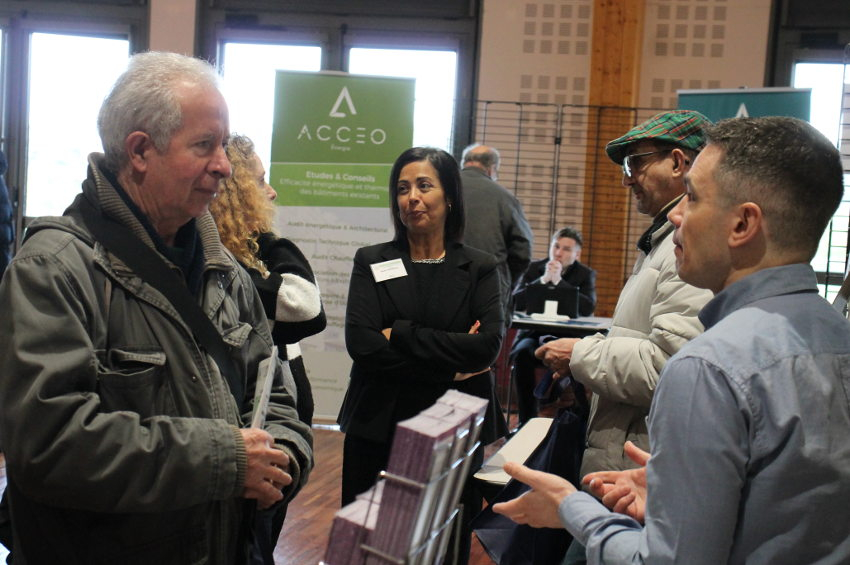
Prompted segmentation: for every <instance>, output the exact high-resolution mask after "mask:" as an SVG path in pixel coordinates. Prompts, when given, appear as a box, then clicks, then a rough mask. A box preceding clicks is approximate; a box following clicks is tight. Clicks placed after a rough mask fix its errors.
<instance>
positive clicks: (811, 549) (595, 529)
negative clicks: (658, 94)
mask: <svg viewBox="0 0 850 565" xmlns="http://www.w3.org/2000/svg"><path fill="white" fill-rule="evenodd" d="M707 137H708V141H709V144H708V146H707V147H706V148H705V150H703V152H702V153H701V154H700V156H699V157H698V158H697V159H696V162H695V164H694V167H693V170H692V171H691V172H690V173H688V175H687V176H686V185H687V192H686V194H685V197H684V198H683V199H682V200H681V201H680V202H679V203H678V205H676V207H674V208H673V209H672V210H671V211H670V212H669V218H670V220H671V221H672V222H673V224H674V225H675V227H676V230H675V234H674V235H673V241H674V242H675V245H676V249H675V252H676V267H677V269H678V272H679V276H680V277H681V278H682V280H684V281H686V282H688V283H690V284H693V285H694V286H697V287H700V288H705V289H709V290H711V291H712V292H713V293H714V294H715V296H714V298H713V299H712V300H711V301H710V302H709V303H708V304H706V306H705V307H704V308H703V309H702V311H701V312H700V319H701V320H702V322H703V323H704V325H705V328H706V331H705V333H704V334H702V335H701V336H698V337H696V338H694V339H693V341H691V342H690V343H688V344H686V345H685V346H683V347H682V349H681V350H680V351H679V352H678V353H677V354H676V355H675V356H673V357H672V358H671V359H670V360H669V361H668V362H667V364H666V365H665V367H664V370H663V372H662V374H661V379H660V380H659V383H658V390H657V391H656V393H655V397H654V398H653V401H652V409H651V411H650V415H649V432H650V436H649V437H650V451H651V453H652V457H651V458H650V459H649V461H648V462H647V463H646V487H647V497H646V509H645V515H644V520H645V526H643V527H642V526H641V525H640V523H639V522H638V521H636V520H633V519H632V518H629V517H628V516H626V515H623V514H618V513H613V512H609V511H608V510H607V509H606V508H604V507H603V506H602V505H601V504H600V503H599V502H598V501H596V500H595V499H594V498H592V497H591V496H590V495H588V494H587V493H583V492H577V491H576V489H575V488H574V487H573V486H572V485H571V484H570V483H569V482H567V481H565V480H564V479H562V478H560V477H557V476H554V475H551V474H548V473H538V472H536V471H530V470H528V469H526V468H525V467H522V466H521V465H516V464H513V463H511V464H508V465H506V466H505V467H506V471H508V473H510V474H511V475H512V476H514V477H515V478H517V479H519V480H521V481H522V482H524V483H526V484H529V485H531V486H532V488H533V490H532V491H530V492H527V493H525V494H524V495H522V496H521V497H519V498H516V499H514V500H512V501H509V502H507V503H504V504H499V505H496V506H494V508H493V510H494V511H496V512H499V513H502V514H505V515H507V516H509V517H511V518H512V519H514V520H515V521H517V522H520V523H529V524H531V525H532V526H536V527H537V526H547V527H559V526H564V527H566V528H567V529H568V530H569V531H570V533H571V534H572V535H573V536H575V537H576V539H578V540H580V541H581V542H582V543H583V544H585V545H586V547H587V556H588V561H589V562H590V563H591V564H597V563H606V564H610V563H618V564H619V563H653V564H665V563H687V564H689V565H700V564H705V565H716V564H718V563H730V564H743V563H747V564H752V565H757V564H770V565H783V564H787V565H801V564H813V563H819V564H827V563H830V564H831V563H834V564H839V563H850V537H848V535H847V524H848V523H850V506H848V504H847V500H850V379H848V369H847V368H848V366H850V324H848V323H847V320H846V319H845V318H844V317H843V316H841V314H839V313H838V312H837V311H836V310H835V309H834V308H833V307H832V306H830V304H829V303H828V302H826V301H825V300H824V299H823V298H821V297H820V296H819V295H818V281H817V277H816V276H815V272H814V270H813V269H812V267H811V265H810V264H809V263H810V261H811V260H812V258H813V257H814V255H815V252H816V251H817V249H818V244H819V242H820V239H821V236H822V234H823V232H824V229H825V228H826V226H827V225H828V223H829V221H830V219H831V218H832V216H833V214H834V213H835V211H836V209H837V208H838V205H839V203H840V202H841V198H842V194H843V187H842V182H843V171H842V164H841V157H840V155H839V153H838V151H837V150H836V149H835V147H834V146H833V145H832V143H831V142H830V141H829V140H828V139H827V138H826V137H824V136H823V135H822V134H821V133H819V132H818V131H817V130H815V129H814V128H813V127H812V126H811V125H809V124H807V123H805V122H803V121H800V120H797V119H794V118H784V117H769V118H741V119H732V120H726V121H723V122H720V123H718V124H717V125H716V126H714V127H710V128H708V131H707ZM627 451H629V452H630V453H629V456H630V457H632V459H633V460H634V461H635V462H636V463H638V464H640V463H641V462H642V461H640V460H639V459H638V458H637V457H634V455H635V452H636V450H634V446H628V447H627ZM644 459H645V457H644ZM626 474H627V473H624V475H626ZM635 475H636V472H632V478H634V476H635ZM632 482H633V483H635V484H637V485H638V486H639V483H640V481H632ZM599 490H600V489H597V488H594V492H599ZM634 500H635V501H636V502H639V500H638V499H634ZM606 502H609V503H610V502H612V501H610V500H608V501H606ZM638 506H639V505H638ZM615 507H617V505H616V504H615ZM624 510H625V511H626V512H627V513H628V514H629V515H631V516H633V517H639V511H638V512H635V511H633V510H635V509H624Z"/></svg>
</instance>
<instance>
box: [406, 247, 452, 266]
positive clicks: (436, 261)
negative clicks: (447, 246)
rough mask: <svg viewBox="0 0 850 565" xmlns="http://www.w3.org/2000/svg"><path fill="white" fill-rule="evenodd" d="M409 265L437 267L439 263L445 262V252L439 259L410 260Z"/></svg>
mask: <svg viewBox="0 0 850 565" xmlns="http://www.w3.org/2000/svg"><path fill="white" fill-rule="evenodd" d="M410 262H411V263H424V264H426V265H439V264H440V263H445V262H446V252H445V250H444V251H443V252H442V253H441V254H440V256H439V257H435V258H433V259H430V258H425V259H413V258H411V259H410Z"/></svg>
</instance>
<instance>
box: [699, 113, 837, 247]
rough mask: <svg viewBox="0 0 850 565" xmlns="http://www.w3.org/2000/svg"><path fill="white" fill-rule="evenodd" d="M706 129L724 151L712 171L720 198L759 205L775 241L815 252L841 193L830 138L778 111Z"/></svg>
mask: <svg viewBox="0 0 850 565" xmlns="http://www.w3.org/2000/svg"><path fill="white" fill-rule="evenodd" d="M706 134H707V137H708V142H709V144H712V145H715V146H717V147H719V148H720V149H721V150H722V151H723V155H722V157H721V158H720V161H719V163H718V166H717V170H716V171H715V174H714V179H715V180H716V181H717V184H718V185H719V187H720V192H721V198H722V199H723V200H721V203H722V204H740V203H742V202H754V203H756V204H758V205H759V207H760V208H761V209H762V212H763V214H764V217H765V220H766V221H767V223H768V226H769V227H770V237H771V240H772V241H773V242H774V243H776V244H777V245H780V246H783V247H786V248H788V249H798V250H801V251H806V252H808V253H809V255H810V258H811V257H814V255H815V252H816V251H817V248H818V244H819V242H820V239H821V236H822V235H823V232H824V230H825V229H826V226H827V225H828V224H829V221H830V219H831V218H832V216H833V214H835V211H836V210H837V209H838V205H839V203H840V202H841V198H842V196H843V194H844V171H843V169H842V165H841V155H840V154H839V152H838V150H837V149H836V148H835V146H834V145H833V144H832V142H830V141H829V140H828V139H827V138H826V137H825V136H824V135H823V134H822V133H820V132H819V131H818V130H816V129H815V128H814V127H812V126H811V125H810V124H808V123H806V122H804V121H802V120H798V119H796V118H788V117H780V116H771V117H764V118H733V119H729V120H723V121H721V122H718V123H717V124H716V125H714V126H710V127H708V128H706ZM724 200H725V202H724Z"/></svg>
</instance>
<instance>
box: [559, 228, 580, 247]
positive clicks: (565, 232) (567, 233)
mask: <svg viewBox="0 0 850 565" xmlns="http://www.w3.org/2000/svg"><path fill="white" fill-rule="evenodd" d="M562 237H569V238H572V239H574V240H575V242H576V244H577V245H578V246H579V247H584V243H583V242H582V240H581V232H580V231H578V230H577V229H573V228H570V227H566V228H561V229H559V230H558V231H556V232H555V233H554V234H553V235H552V241H558V240H559V239H561V238H562Z"/></svg>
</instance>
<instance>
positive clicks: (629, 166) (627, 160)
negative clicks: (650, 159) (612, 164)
mask: <svg viewBox="0 0 850 565" xmlns="http://www.w3.org/2000/svg"><path fill="white" fill-rule="evenodd" d="M667 151H672V149H658V150H657V151H647V152H646V153H633V154H632V155H626V156H625V157H624V158H623V175H625V176H627V177H629V178H631V177H632V175H634V174H635V173H636V172H637V170H638V168H640V161H639V159H640V157H646V156H647V155H655V154H656V153H666V152H667Z"/></svg>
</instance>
